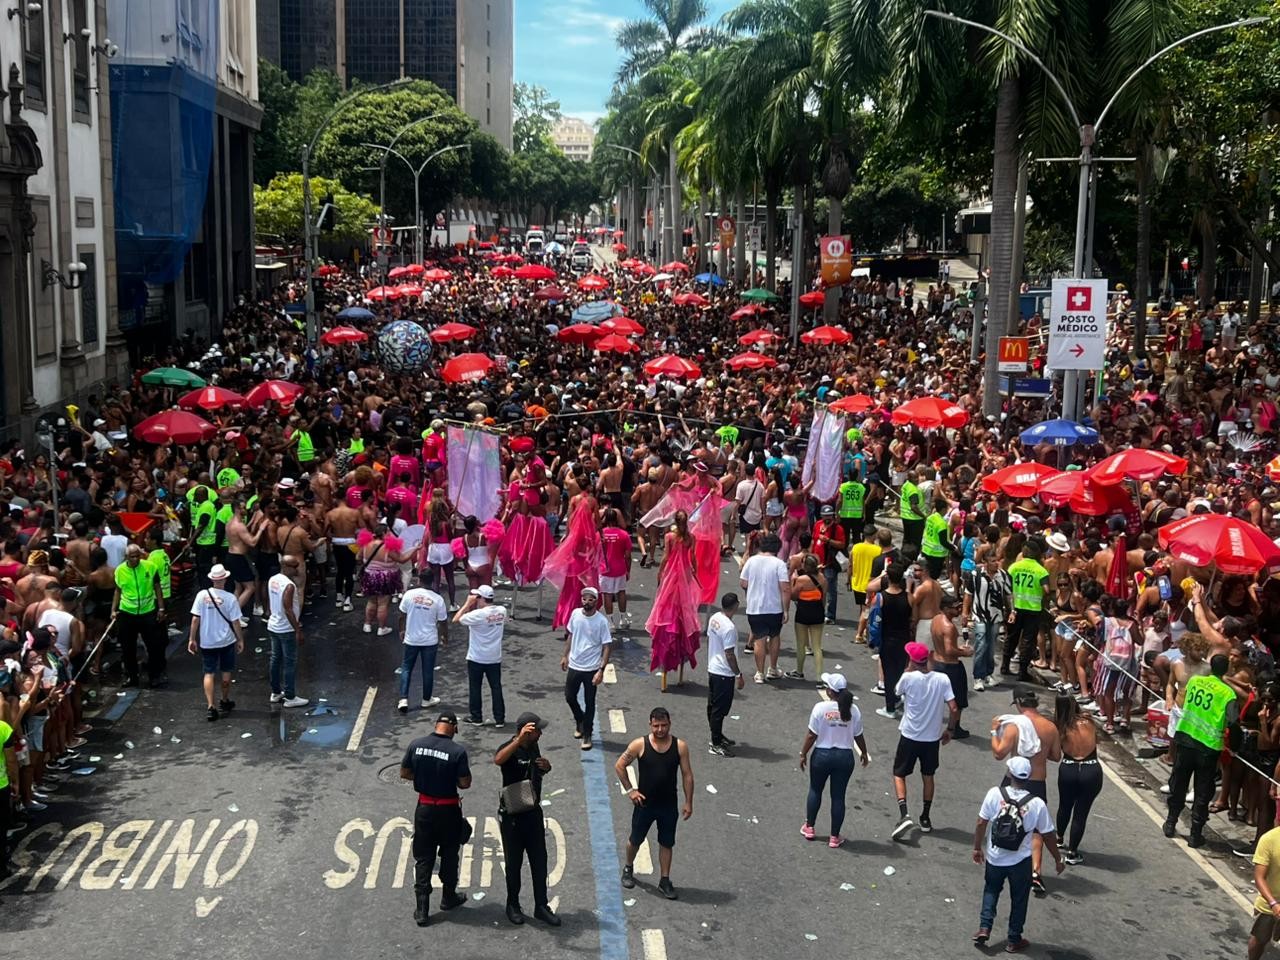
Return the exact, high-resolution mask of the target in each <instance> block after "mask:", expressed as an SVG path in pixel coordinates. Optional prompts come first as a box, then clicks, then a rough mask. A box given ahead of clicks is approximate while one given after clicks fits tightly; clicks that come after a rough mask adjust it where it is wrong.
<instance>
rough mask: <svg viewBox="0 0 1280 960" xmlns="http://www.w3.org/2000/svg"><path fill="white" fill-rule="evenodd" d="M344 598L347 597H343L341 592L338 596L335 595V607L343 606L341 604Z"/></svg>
mask: <svg viewBox="0 0 1280 960" xmlns="http://www.w3.org/2000/svg"><path fill="white" fill-rule="evenodd" d="M344 599H346V598H345V597H343V596H342V595H341V594H339V595H338V596H336V597H334V598H333V605H334V606H335V607H341V606H342V601H343V600H344Z"/></svg>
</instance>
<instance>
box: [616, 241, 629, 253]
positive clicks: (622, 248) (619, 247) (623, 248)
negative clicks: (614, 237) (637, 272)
mask: <svg viewBox="0 0 1280 960" xmlns="http://www.w3.org/2000/svg"><path fill="white" fill-rule="evenodd" d="M613 252H614V253H626V252H627V245H626V244H625V243H615V244H614V245H613Z"/></svg>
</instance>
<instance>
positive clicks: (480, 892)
mask: <svg viewBox="0 0 1280 960" xmlns="http://www.w3.org/2000/svg"><path fill="white" fill-rule="evenodd" d="M471 899H472V900H483V899H484V891H483V890H477V891H476V892H475V893H473V894H472V895H471Z"/></svg>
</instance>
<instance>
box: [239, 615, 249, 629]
mask: <svg viewBox="0 0 1280 960" xmlns="http://www.w3.org/2000/svg"><path fill="white" fill-rule="evenodd" d="M248 625H249V618H248V617H241V618H240V626H242V627H247V626H248Z"/></svg>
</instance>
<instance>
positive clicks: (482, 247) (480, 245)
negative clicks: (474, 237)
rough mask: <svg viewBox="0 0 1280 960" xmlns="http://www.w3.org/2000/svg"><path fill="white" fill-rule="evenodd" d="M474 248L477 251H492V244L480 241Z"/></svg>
mask: <svg viewBox="0 0 1280 960" xmlns="http://www.w3.org/2000/svg"><path fill="white" fill-rule="evenodd" d="M476 247H477V249H480V250H492V249H493V244H492V243H491V242H490V241H488V240H481V241H480V242H479V243H477V244H476Z"/></svg>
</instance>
